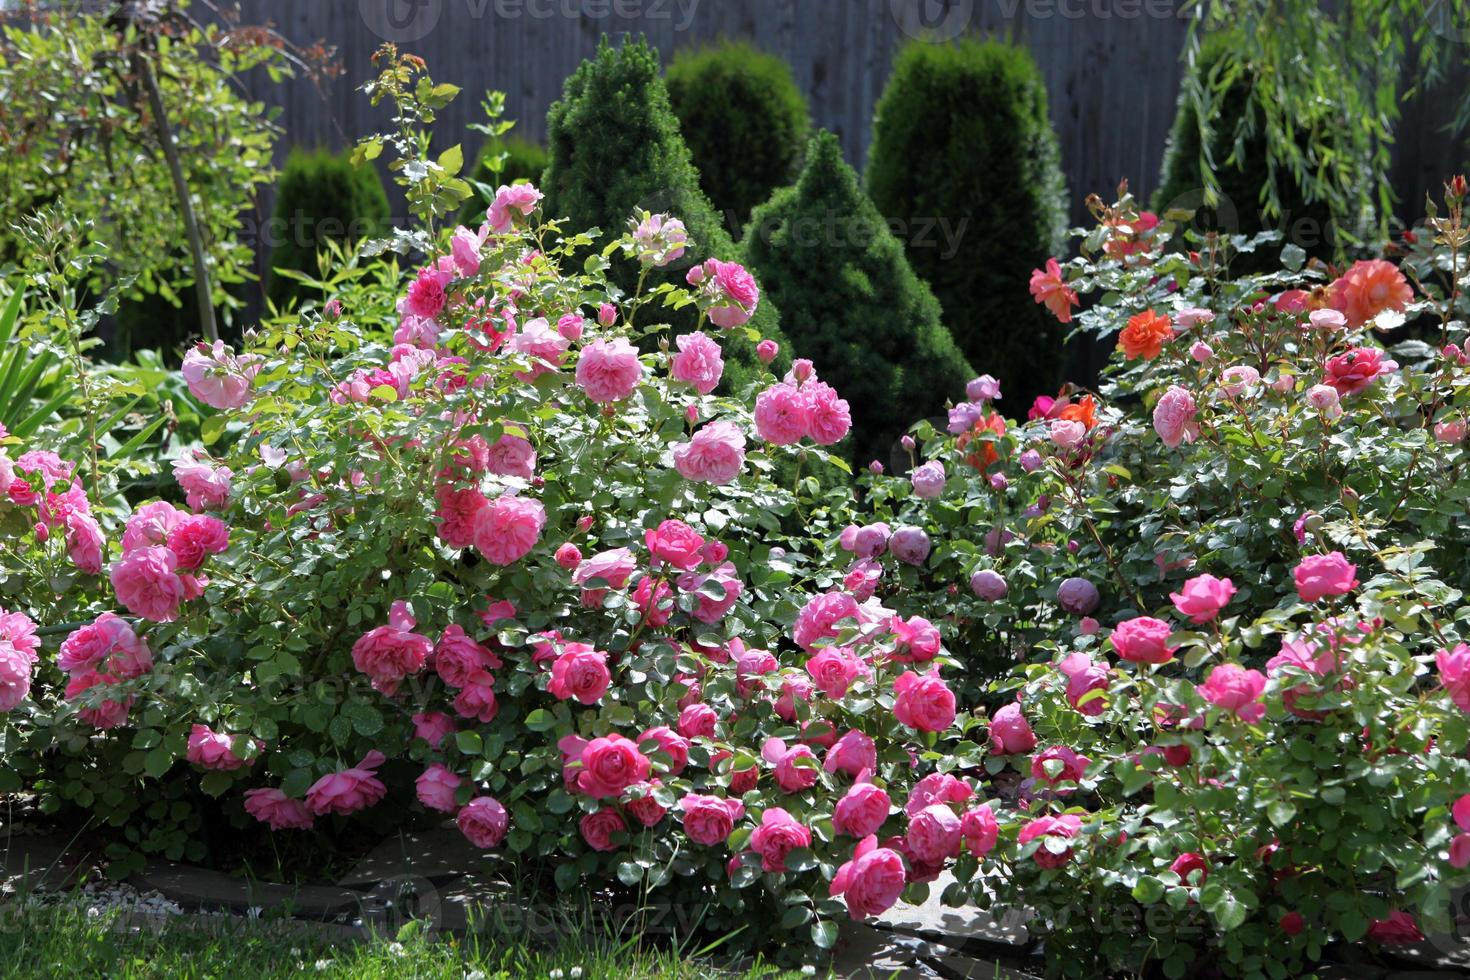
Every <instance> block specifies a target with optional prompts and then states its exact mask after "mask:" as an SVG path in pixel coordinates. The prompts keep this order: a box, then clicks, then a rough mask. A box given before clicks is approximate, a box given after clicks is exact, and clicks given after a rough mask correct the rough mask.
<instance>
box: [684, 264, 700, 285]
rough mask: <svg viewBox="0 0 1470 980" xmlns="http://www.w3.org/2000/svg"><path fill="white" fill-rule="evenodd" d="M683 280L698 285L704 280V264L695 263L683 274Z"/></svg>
mask: <svg viewBox="0 0 1470 980" xmlns="http://www.w3.org/2000/svg"><path fill="white" fill-rule="evenodd" d="M684 281H685V282H687V283H688V284H689V285H691V286H698V285H699V284H700V283H702V282H704V266H702V265H696V266H694V267H693V268H692V269H690V270H689V271H688V272H687V273H685V274H684Z"/></svg>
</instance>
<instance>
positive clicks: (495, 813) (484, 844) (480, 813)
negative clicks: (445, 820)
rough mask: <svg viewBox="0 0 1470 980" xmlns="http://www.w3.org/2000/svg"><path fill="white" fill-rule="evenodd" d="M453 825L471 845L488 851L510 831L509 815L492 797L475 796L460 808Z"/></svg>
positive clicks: (497, 844) (496, 845)
mask: <svg viewBox="0 0 1470 980" xmlns="http://www.w3.org/2000/svg"><path fill="white" fill-rule="evenodd" d="M454 823H455V826H457V827H458V828H459V832H460V833H461V834H464V836H465V839H466V840H468V841H469V842H470V843H471V844H473V845H475V846H476V847H478V848H482V849H486V850H488V849H489V848H492V847H499V846H500V844H501V842H502V841H504V840H505V834H506V832H507V831H508V830H509V829H510V814H509V813H507V812H506V809H505V807H504V806H503V805H501V803H500V801H499V800H497V799H495V798H494V797H492V796H477V797H475V798H474V799H473V800H470V801H469V802H468V803H466V804H465V805H464V806H462V807H460V810H459V813H458V814H456V815H455V818H454Z"/></svg>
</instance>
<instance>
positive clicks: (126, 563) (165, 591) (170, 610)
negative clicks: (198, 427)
mask: <svg viewBox="0 0 1470 980" xmlns="http://www.w3.org/2000/svg"><path fill="white" fill-rule="evenodd" d="M206 468H207V467H206ZM229 547H230V528H229V525H227V524H225V522H224V521H222V520H220V519H219V518H217V517H214V516H211V515H209V514H189V513H185V512H183V511H179V510H177V509H175V508H174V506H173V505H172V504H169V503H167V502H166V501H156V502H154V503H149V504H144V505H142V506H141V507H139V508H138V509H137V510H136V511H134V512H133V515H132V516H131V517H130V518H128V523H127V526H126V527H125V528H124V529H123V536H122V548H123V553H122V557H121V558H119V559H118V560H117V561H115V562H113V563H112V565H111V567H110V568H109V569H108V578H109V579H110V580H111V582H112V587H113V590H114V591H115V592H116V593H117V599H118V602H120V603H122V605H123V606H124V608H126V609H127V610H128V611H129V612H131V613H133V614H134V615H136V616H141V617H142V618H143V619H148V620H152V621H153V622H155V623H171V622H173V621H174V620H175V619H177V618H178V615H179V608H180V606H182V605H183V604H184V603H185V602H188V601H191V600H193V599H197V598H199V597H200V596H201V595H203V594H204V587H205V586H206V585H207V584H208V583H209V580H208V579H207V578H206V577H205V576H204V575H203V574H202V569H203V566H204V564H205V562H206V561H207V560H208V559H209V558H210V556H212V555H220V554H223V553H224V552H226V551H227V550H229Z"/></svg>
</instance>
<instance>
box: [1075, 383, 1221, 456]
mask: <svg viewBox="0 0 1470 980" xmlns="http://www.w3.org/2000/svg"><path fill="white" fill-rule="evenodd" d="M1053 424H1055V423H1053ZM1154 431H1155V432H1157V433H1158V434H1159V439H1160V440H1161V441H1162V442H1163V443H1164V445H1166V446H1168V447H1169V448H1170V449H1177V448H1179V444H1180V443H1181V442H1194V440H1195V439H1196V438H1198V436H1199V423H1198V422H1196V421H1195V404H1194V396H1193V395H1191V394H1190V393H1189V391H1188V389H1185V388H1181V387H1179V386H1178V385H1171V386H1170V387H1169V390H1168V391H1166V392H1164V393H1163V394H1162V395H1161V396H1159V401H1158V404H1156V405H1155V406H1154Z"/></svg>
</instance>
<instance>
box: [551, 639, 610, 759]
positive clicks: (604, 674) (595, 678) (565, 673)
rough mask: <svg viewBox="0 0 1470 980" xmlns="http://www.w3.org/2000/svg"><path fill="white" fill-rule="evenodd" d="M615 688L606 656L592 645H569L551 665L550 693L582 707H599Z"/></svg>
mask: <svg viewBox="0 0 1470 980" xmlns="http://www.w3.org/2000/svg"><path fill="white" fill-rule="evenodd" d="M611 684H612V675H611V674H610V673H609V672H608V669H607V654H606V653H604V652H603V651H601V650H594V649H593V648H592V645H591V644H590V643H568V644H567V645H566V647H565V649H563V650H562V652H561V654H560V655H559V656H558V657H557V658H556V660H555V661H554V662H553V663H552V665H551V683H550V686H549V687H548V688H547V690H549V691H550V692H551V694H552V696H554V697H558V698H561V699H563V700H566V699H569V698H574V699H576V700H577V701H580V702H581V703H582V704H596V703H597V702H598V701H600V700H602V696H603V695H604V694H606V693H607V689H608V687H609V686H611ZM625 741H626V740H625Z"/></svg>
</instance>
